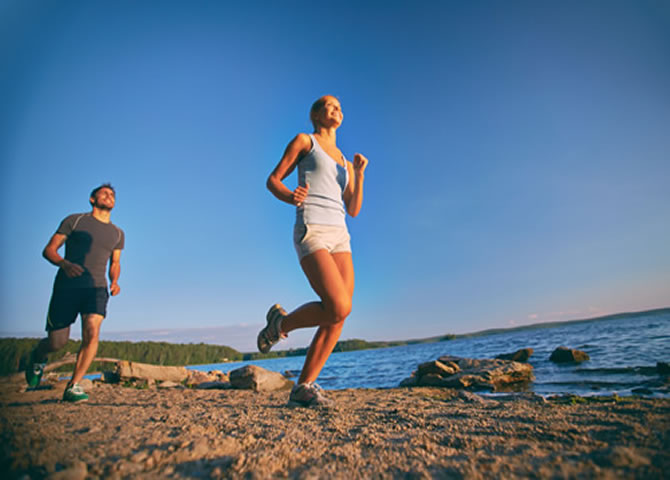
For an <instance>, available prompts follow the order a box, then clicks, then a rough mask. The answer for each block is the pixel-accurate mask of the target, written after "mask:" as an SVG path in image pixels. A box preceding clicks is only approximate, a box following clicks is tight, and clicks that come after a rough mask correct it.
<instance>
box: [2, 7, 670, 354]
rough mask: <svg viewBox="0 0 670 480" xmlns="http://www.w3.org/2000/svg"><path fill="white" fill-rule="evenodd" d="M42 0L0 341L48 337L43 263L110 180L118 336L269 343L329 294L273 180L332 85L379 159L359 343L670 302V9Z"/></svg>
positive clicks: (22, 36)
mask: <svg viewBox="0 0 670 480" xmlns="http://www.w3.org/2000/svg"><path fill="white" fill-rule="evenodd" d="M27 3H28V2H22V1H10V2H4V4H3V6H2V7H0V55H1V57H0V63H1V64H2V65H3V68H2V73H0V103H1V104H2V105H3V107H2V109H0V157H1V158H2V159H3V161H2V167H1V169H2V170H0V172H1V173H2V185H1V186H2V188H1V191H2V193H1V195H2V197H1V199H2V210H1V212H2V217H3V220H4V221H3V223H4V224H5V227H6V229H5V234H4V235H3V236H2V243H1V245H2V248H3V252H4V253H5V257H6V258H5V259H4V260H3V262H1V266H0V274H1V277H0V282H1V284H0V287H1V289H2V302H1V304H2V306H1V307H0V318H1V322H2V323H1V324H0V332H1V333H3V334H11V333H17V332H18V333H20V332H36V333H38V332H39V331H40V330H42V328H43V324H44V318H45V312H46V308H47V304H48V299H49V295H50V289H51V283H52V280H53V275H54V274H55V269H54V268H53V267H52V266H50V265H49V264H48V263H47V262H46V261H44V260H43V259H41V257H40V252H41V250H42V248H43V247H44V245H45V244H46V242H47V240H48V239H49V237H50V236H51V235H52V234H53V232H54V231H55V229H56V227H57V226H58V223H59V222H60V220H61V219H62V218H63V217H65V216H66V215H67V214H69V213H73V212H78V211H86V210H88V198H87V197H88V193H89V192H90V190H91V188H92V187H94V186H96V185H98V184H100V183H102V182H106V181H111V182H112V183H113V184H114V185H115V186H116V188H117V208H116V209H115V211H114V213H113V221H114V222H115V223H117V224H118V225H119V226H121V227H122V228H124V229H125V231H126V235H127V245H126V250H125V251H124V253H123V256H122V276H121V281H120V284H121V287H122V294H121V295H120V296H118V297H116V298H114V299H112V301H111V303H110V313H109V318H108V319H107V320H106V322H105V324H104V327H103V337H105V336H107V338H112V337H113V336H114V334H115V332H117V333H118V332H122V331H134V330H159V329H161V330H169V329H176V328H196V327H217V326H225V327H230V329H229V330H227V331H229V332H232V331H236V332H238V333H239V332H244V334H240V335H238V336H236V337H235V339H234V340H233V339H232V337H231V338H226V337H221V338H214V337H206V338H205V337H202V338H203V339H204V340H205V341H208V342H212V343H223V344H232V346H235V347H238V348H242V349H249V350H250V349H251V348H252V347H253V344H254V341H255V340H254V339H255V333H254V332H255V330H256V329H257V327H258V326H259V325H260V323H261V322H262V321H263V317H264V314H265V311H266V309H267V307H268V306H269V305H270V304H272V303H274V302H277V301H279V302H281V303H283V304H284V305H285V306H286V307H287V308H289V309H291V308H294V307H296V306H298V305H299V304H301V303H303V302H304V301H307V300H311V299H313V298H314V296H313V293H312V292H311V290H310V288H309V286H308V284H307V282H306V280H305V279H304V276H303V274H302V272H301V271H300V268H299V265H298V263H297V260H296V258H295V254H294V251H293V248H292V244H291V232H292V221H293V216H294V213H293V210H292V208H291V207H290V206H288V205H286V204H282V203H280V202H278V201H276V200H275V199H274V198H273V197H272V196H271V195H270V194H269V192H267V191H266V190H265V180H266V177H267V175H268V174H269V172H270V171H271V170H272V168H273V167H274V165H275V164H276V162H277V161H278V160H279V158H280V156H281V153H282V151H283V149H284V148H285V146H286V144H287V143H288V141H289V140H290V139H291V138H292V137H293V136H295V135H296V134H297V133H298V132H301V131H305V132H308V131H311V128H310V127H311V126H310V123H309V118H308V111H309V107H310V105H311V103H312V102H313V101H314V100H315V99H316V98H318V97H319V96H321V95H323V94H326V93H329V94H334V95H336V96H338V97H339V98H340V100H341V102H342V106H343V109H344V115H345V120H344V124H343V126H342V127H341V129H340V130H339V136H338V143H339V144H340V147H341V148H342V150H343V152H344V153H345V155H346V156H347V157H348V158H353V154H354V153H355V152H359V151H360V152H362V153H364V154H365V155H366V156H368V158H369V159H370V166H369V169H368V172H367V176H366V191H365V201H364V205H363V210H362V212H361V215H360V216H359V217H358V218H356V219H350V221H349V225H350V230H351V232H352V236H353V247H354V263H355V266H356V274H357V285H356V294H355V299H354V312H353V313H352V316H351V317H350V319H349V320H348V323H347V326H346V327H345V330H344V333H343V336H344V338H352V337H359V338H361V337H362V338H366V339H370V340H376V339H398V338H410V337H415V338H416V337H425V336H429V335H440V334H443V333H451V332H453V333H462V332H469V331H474V330H480V329H484V328H489V327H503V326H509V325H519V324H524V323H534V322H537V321H546V320H559V319H568V318H581V317H589V316H596V315H600V314H604V313H611V312H616V311H623V310H641V309H647V308H654V307H662V306H668V305H670V254H669V253H668V252H669V250H668V247H667V246H668V245H669V244H670V221H668V219H670V189H669V188H668V179H670V158H669V152H670V87H668V85H670V7H669V6H668V3H667V2H663V1H638V2H628V1H625V2H617V1H590V2H583V1H567V2H565V1H561V2H535V1H533V2H522V1H513V2H432V1H426V2H384V3H383V4H382V3H379V2H337V3H332V4H321V5H316V4H314V3H312V2H235V3H233V2H205V1H202V2H166V1H161V2H148V1H147V2H136V1H132V2H131V1H121V2H83V1H82V2H72V1H63V2H30V4H27ZM361 4H362V5H361ZM288 184H289V185H290V186H294V185H295V177H292V178H290V179H289V180H288ZM233 327H234V328H233ZM77 329H78V327H77ZM235 329H236V330H235ZM184 335H185V334H184ZM144 336H145V337H147V338H149V337H150V336H149V335H148V334H147V335H144ZM131 337H132V335H131ZM140 337H142V335H139V334H138V335H136V336H135V337H134V338H136V339H139V338H140ZM196 337H197V335H195V336H194V337H188V338H196ZM238 337H239V338H238ZM308 337H309V333H306V334H299V335H293V336H292V338H291V342H293V343H295V344H296V345H304V344H305V343H306V342H307V341H308V340H307V339H308ZM151 338H154V337H151ZM170 338H171V339H172V337H170ZM183 338H187V336H184V337H183ZM293 343H288V344H287V345H288V346H290V345H293Z"/></svg>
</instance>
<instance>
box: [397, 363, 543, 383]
mask: <svg viewBox="0 0 670 480" xmlns="http://www.w3.org/2000/svg"><path fill="white" fill-rule="evenodd" d="M533 378H534V377H533V367H532V366H531V365H529V364H527V363H520V362H514V361H510V360H500V359H482V360H478V359H472V358H461V357H453V356H449V355H446V356H443V357H440V358H439V359H438V360H435V361H433V362H427V363H423V364H421V365H419V367H418V369H417V370H416V371H414V372H413V373H412V375H411V376H410V377H409V378H406V379H405V380H403V381H402V382H401V383H400V386H401V387H417V386H430V387H448V388H457V389H468V390H488V391H505V390H509V389H514V388H515V387H517V386H519V385H523V384H526V383H528V382H530V381H532V380H533Z"/></svg>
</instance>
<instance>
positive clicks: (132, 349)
mask: <svg viewBox="0 0 670 480" xmlns="http://www.w3.org/2000/svg"><path fill="white" fill-rule="evenodd" d="M451 338H453V335H446V336H443V337H439V338H436V339H432V341H438V340H449V339H451ZM38 341H39V339H37V338H0V375H7V374H10V373H16V372H21V371H23V370H25V368H26V364H27V363H28V356H29V355H30V352H31V351H32V350H33V348H35V346H36V345H37V342H38ZM419 342H420V341H417V340H415V341H409V342H406V341H399V342H366V341H365V340H360V339H352V340H341V341H339V342H337V344H336V345H335V349H334V351H335V352H349V351H353V350H367V349H371V348H384V347H394V346H399V345H407V344H409V343H419ZM80 345H81V341H78V340H69V341H68V343H67V345H66V346H65V348H63V349H62V350H60V351H58V352H55V353H52V354H51V355H49V361H52V362H53V361H56V360H59V359H61V358H62V357H63V356H65V355H66V354H67V353H70V352H71V353H77V351H78V350H79V346H80ZM306 353H307V348H297V349H291V350H278V351H272V352H270V353H266V354H262V353H257V352H254V353H241V352H238V351H237V350H235V349H234V348H231V347H226V346H223V345H209V344H205V343H189V344H174V343H165V342H111V341H100V344H99V348H98V355H97V356H98V357H108V358H118V359H120V360H129V361H133V362H142V363H150V364H153V365H178V366H185V365H203V364H210V363H224V362H235V361H240V360H259V359H263V358H279V357H297V356H301V355H305V354H306ZM72 368H73V366H72V365H67V366H63V367H61V368H60V370H63V371H64V370H72ZM101 369H102V365H100V364H97V363H94V364H93V365H92V366H91V368H90V369H89V371H91V372H93V371H100V370H101Z"/></svg>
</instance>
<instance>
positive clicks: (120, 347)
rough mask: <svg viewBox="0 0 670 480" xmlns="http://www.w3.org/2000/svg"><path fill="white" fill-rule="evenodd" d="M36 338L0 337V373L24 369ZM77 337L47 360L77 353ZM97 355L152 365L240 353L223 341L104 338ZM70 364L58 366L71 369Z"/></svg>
mask: <svg viewBox="0 0 670 480" xmlns="http://www.w3.org/2000/svg"><path fill="white" fill-rule="evenodd" d="M37 342H39V339H37V338H0V375H7V374H9V373H15V372H20V371H23V370H25V368H26V364H27V362H28V355H29V354H30V352H31V351H32V350H33V348H35V345H37ZM80 345H81V341H76V340H69V341H68V342H67V345H66V346H65V348H63V349H62V350H60V351H58V352H56V353H52V354H51V355H49V360H50V361H55V360H59V359H60V358H62V357H63V356H65V354H67V353H68V352H72V353H77V351H78V350H79V347H80ZM97 356H98V357H110V358H118V359H120V360H130V361H134V362H143V363H151V364H154V365H180V366H181V365H198V364H203V363H205V364H206V363H222V362H226V361H235V360H242V354H241V353H240V352H238V351H237V350H235V349H234V348H230V347H226V346H223V345H208V344H204V343H197V344H179V345H178V344H170V343H165V342H108V341H101V342H100V344H99V348H98V355H97ZM72 368H73V366H72V365H69V366H65V367H62V370H72ZM100 369H101V366H100V365H98V364H95V363H94V364H93V365H92V366H91V369H90V371H99V370H100Z"/></svg>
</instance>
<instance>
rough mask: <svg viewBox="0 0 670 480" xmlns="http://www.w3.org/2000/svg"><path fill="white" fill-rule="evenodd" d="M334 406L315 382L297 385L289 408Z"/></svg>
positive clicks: (290, 398) (289, 400)
mask: <svg viewBox="0 0 670 480" xmlns="http://www.w3.org/2000/svg"><path fill="white" fill-rule="evenodd" d="M334 404H335V402H333V401H332V400H331V399H330V398H328V397H326V395H325V393H324V391H323V388H321V387H320V386H318V385H317V384H316V383H314V382H308V383H301V384H299V385H295V386H294V387H293V389H292V390H291V395H290V396H289V397H288V406H289V407H332V406H333V405H334Z"/></svg>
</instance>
